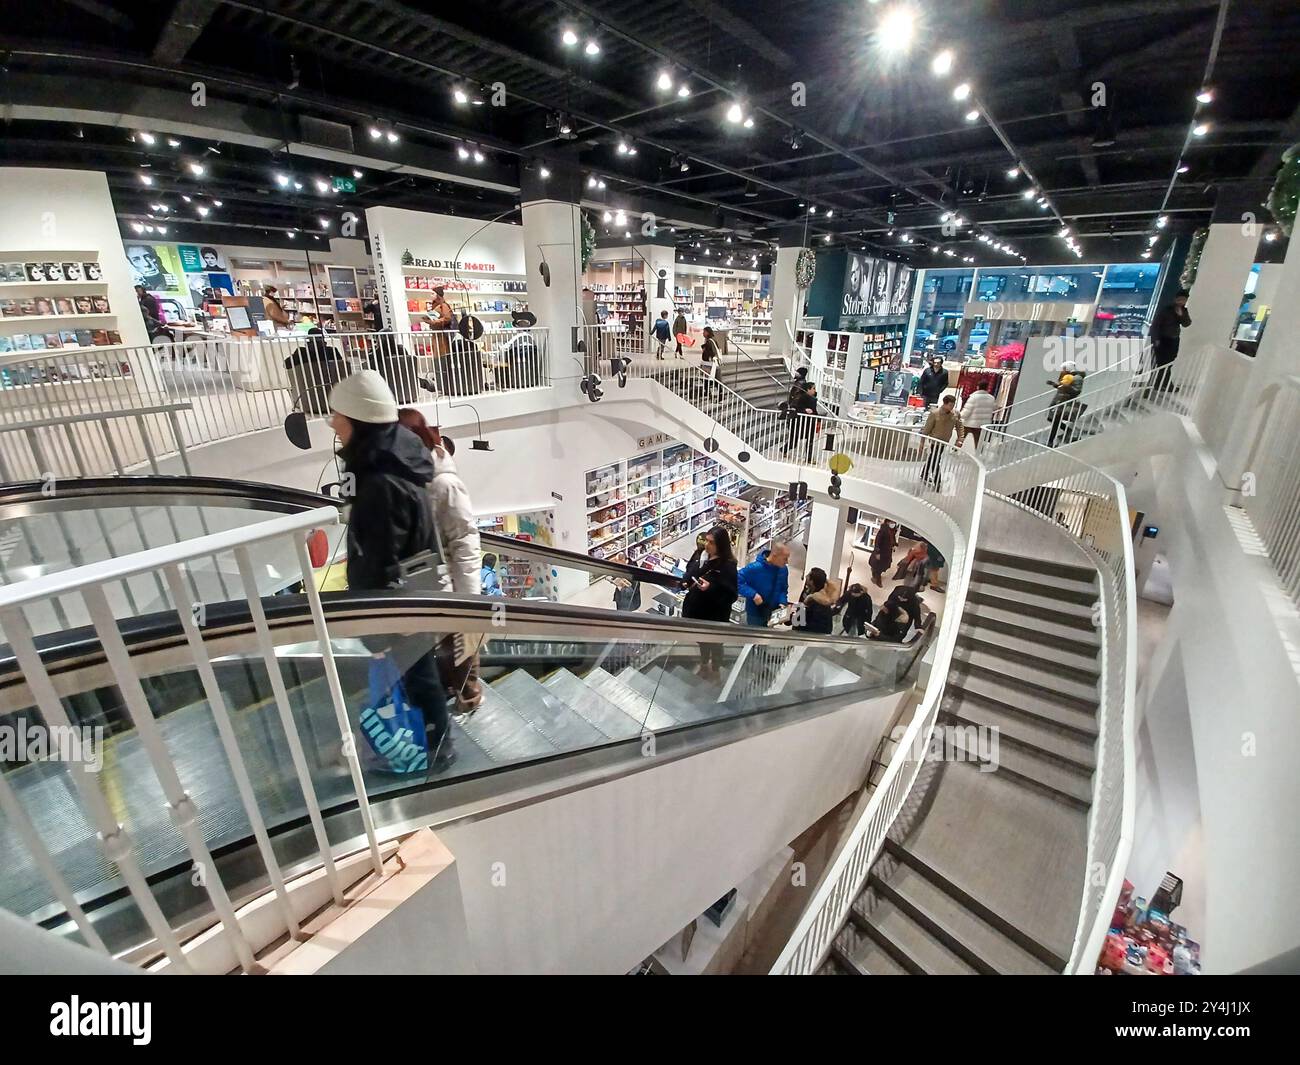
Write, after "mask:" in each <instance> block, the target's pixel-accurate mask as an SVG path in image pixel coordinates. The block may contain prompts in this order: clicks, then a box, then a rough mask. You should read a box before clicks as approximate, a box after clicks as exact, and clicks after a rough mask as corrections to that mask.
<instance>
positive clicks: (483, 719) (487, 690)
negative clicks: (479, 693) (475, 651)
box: [461, 684, 557, 765]
mask: <svg viewBox="0 0 1300 1065" xmlns="http://www.w3.org/2000/svg"><path fill="white" fill-rule="evenodd" d="M461 730H462V731H463V732H464V733H465V734H466V735H467V736H469V738H470V739H471V740H473V741H474V743H475V744H477V745H478V746H479V747H480V748H481V749H482V750H483V751H484V752H485V753H486V754H487V756H488V757H489V758H491V759H492V761H493V762H494V763H496V764H498V765H500V764H501V763H503V762H518V761H520V760H522V759H525V758H540V757H543V756H545V755H548V754H554V753H555V752H556V750H557V748H556V746H555V745H554V744H553V743H551V741H550V740H548V739H547V738H546V737H545V736H543V735H542V734H541V733H540V732H539V731H537V729H535V728H534V727H533V726H532V725H531V724H530V723H529V722H528V720H527V719H526V718H524V717H523V715H521V714H520V713H519V711H518V710H517V709H516V708H515V706H514V704H513V703H512V702H511V700H510V697H509V696H508V695H506V694H505V693H504V692H500V691H497V690H496V688H495V687H494V686H493V685H491V684H485V685H483V705H482V706H480V707H479V708H478V709H477V710H475V711H474V713H472V714H471V715H470V716H469V717H468V718H467V719H466V720H465V722H464V723H463V724H462V725H461Z"/></svg>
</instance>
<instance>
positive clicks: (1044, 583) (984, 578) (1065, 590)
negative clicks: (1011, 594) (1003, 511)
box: [971, 561, 1097, 608]
mask: <svg viewBox="0 0 1300 1065" xmlns="http://www.w3.org/2000/svg"><path fill="white" fill-rule="evenodd" d="M971 580H972V581H973V582H975V583H977V584H980V585H995V586H997V587H999V588H1011V589H1014V590H1015V591H1017V592H1027V593H1029V594H1030V595H1036V596H1038V597H1039V598H1042V599H1046V600H1047V601H1048V602H1058V603H1059V602H1065V603H1075V604H1078V605H1079V606H1086V607H1089V608H1090V607H1091V606H1092V604H1093V603H1095V602H1096V601H1097V580H1096V573H1095V572H1094V573H1093V579H1092V580H1091V581H1080V580H1075V579H1073V578H1071V577H1058V576H1054V575H1052V574H1050V573H1035V572H1031V571H1029V570H1024V569H1021V568H1020V567H1018V566H998V565H994V564H993V563H989V562H979V561H976V563H975V568H974V569H972V570H971Z"/></svg>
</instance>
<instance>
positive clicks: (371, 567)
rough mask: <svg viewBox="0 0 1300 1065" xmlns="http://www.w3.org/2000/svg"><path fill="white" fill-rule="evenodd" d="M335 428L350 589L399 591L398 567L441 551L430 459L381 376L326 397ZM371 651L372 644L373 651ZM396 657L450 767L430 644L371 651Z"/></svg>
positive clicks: (433, 756)
mask: <svg viewBox="0 0 1300 1065" xmlns="http://www.w3.org/2000/svg"><path fill="white" fill-rule="evenodd" d="M329 404H330V410H331V411H332V412H333V414H332V415H331V417H330V427H331V428H332V429H333V430H334V432H335V433H336V434H337V436H338V438H339V443H340V445H341V447H340V448H339V458H341V459H342V460H343V468H344V472H345V477H344V481H343V494H344V497H345V500H346V501H349V502H350V503H351V510H350V513H349V516H348V557H347V575H348V588H349V590H351V591H354V592H355V591H384V590H386V589H390V588H400V587H401V585H402V572H401V562H402V561H403V560H404V559H407V558H410V557H411V556H413V555H416V554H419V553H420V552H421V551H426V550H430V549H432V548H434V547H435V546H436V543H437V541H436V536H435V533H434V526H433V511H432V509H431V508H430V506H429V497H428V494H427V493H428V486H429V483H430V482H431V481H432V480H433V459H432V458H431V457H430V455H429V451H428V449H427V448H426V447H425V446H424V444H423V443H422V442H421V440H420V438H419V437H418V436H416V435H415V434H414V433H413V432H411V430H409V429H407V428H406V427H405V426H402V425H400V424H399V423H398V420H397V400H396V399H395V398H394V396H393V393H392V390H391V389H390V388H389V387H388V385H387V384H386V383H385V382H384V379H383V377H382V376H381V375H380V374H379V373H378V371H376V370H361V371H360V372H358V373H354V374H352V375H351V376H350V377H345V378H344V379H343V380H342V381H340V382H339V383H338V384H337V385H335V386H334V388H333V390H332V391H331V392H330V396H329ZM368 646H369V645H368ZM371 651H372V652H373V653H374V656H375V657H376V658H381V657H384V656H385V655H391V656H392V657H393V659H394V661H395V663H396V665H397V668H398V669H399V670H400V671H401V674H402V687H403V688H404V690H405V692H406V697H407V699H409V700H410V702H411V704H412V705H414V706H418V707H419V708H420V711H421V712H422V713H423V715H424V729H425V734H426V736H427V737H428V745H429V765H430V767H431V768H434V769H438V768H443V767H445V766H447V765H449V764H450V763H451V762H452V760H453V759H454V757H455V755H454V753H453V751H452V749H451V741H450V736H449V735H448V718H447V698H446V693H445V691H444V690H443V685H442V680H441V677H440V676H439V673H438V661H437V655H436V652H435V647H434V641H433V639H432V638H420V637H414V638H410V639H407V640H403V641H399V642H398V643H397V644H396V645H395V646H391V647H390V646H385V647H378V648H376V647H371Z"/></svg>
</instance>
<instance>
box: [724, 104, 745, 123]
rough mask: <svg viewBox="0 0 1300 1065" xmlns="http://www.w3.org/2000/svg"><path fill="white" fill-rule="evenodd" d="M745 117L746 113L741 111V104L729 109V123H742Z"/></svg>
mask: <svg viewBox="0 0 1300 1065" xmlns="http://www.w3.org/2000/svg"><path fill="white" fill-rule="evenodd" d="M744 117H745V112H744V111H743V110H742V109H741V107H740V104H737V103H733V104H732V105H731V106H730V107H728V108H727V121H728V122H740V121H741V120H742V119H743V118H744Z"/></svg>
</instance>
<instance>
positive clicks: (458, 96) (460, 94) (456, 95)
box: [451, 86, 469, 104]
mask: <svg viewBox="0 0 1300 1065" xmlns="http://www.w3.org/2000/svg"><path fill="white" fill-rule="evenodd" d="M451 96H452V99H453V100H455V101H456V102H457V103H458V104H467V103H469V94H468V93H467V92H466V91H465V90H464V89H462V88H460V87H459V86H457V87H456V89H455V90H454V91H453V92H452V94H451Z"/></svg>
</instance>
